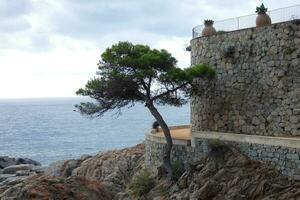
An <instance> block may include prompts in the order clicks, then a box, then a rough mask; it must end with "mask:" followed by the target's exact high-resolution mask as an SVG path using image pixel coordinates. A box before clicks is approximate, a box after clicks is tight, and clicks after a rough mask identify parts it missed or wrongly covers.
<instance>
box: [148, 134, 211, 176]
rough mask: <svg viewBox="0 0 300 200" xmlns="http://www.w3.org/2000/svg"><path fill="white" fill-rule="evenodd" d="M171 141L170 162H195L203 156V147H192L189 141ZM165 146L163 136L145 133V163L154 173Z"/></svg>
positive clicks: (160, 163)
mask: <svg viewBox="0 0 300 200" xmlns="http://www.w3.org/2000/svg"><path fill="white" fill-rule="evenodd" d="M173 143H174V145H173V148H172V153H171V160H172V162H176V161H180V162H182V163H186V162H195V161H197V160H199V159H200V158H201V156H203V152H204V151H205V149H200V148H194V147H192V146H191V145H190V142H186V141H180V140H176V139H173ZM165 147H166V142H165V138H156V137H155V136H154V137H151V136H150V137H149V135H147V137H146V141H145V148H146V153H145V164H146V166H148V169H149V170H151V171H152V172H153V173H156V172H157V171H156V170H157V167H159V166H161V165H162V158H163V154H164V152H165Z"/></svg>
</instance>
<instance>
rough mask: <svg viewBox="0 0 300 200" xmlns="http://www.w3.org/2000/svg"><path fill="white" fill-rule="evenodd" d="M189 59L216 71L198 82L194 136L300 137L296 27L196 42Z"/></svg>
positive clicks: (288, 24)
mask: <svg viewBox="0 0 300 200" xmlns="http://www.w3.org/2000/svg"><path fill="white" fill-rule="evenodd" d="M191 58H192V64H199V63H208V64H210V65H211V66H213V67H214V68H215V69H216V71H217V78H216V79H215V80H213V81H210V82H209V81H201V80H198V81H197V84H198V89H199V91H198V95H194V96H193V97H192V100H191V107H192V109H191V110H192V112H191V122H192V130H193V131H220V132H232V133H246V134H256V135H272V136H283V135H286V136H288V135H291V136H292V135H300V24H299V22H297V21H291V22H285V23H279V24H273V25H271V26H266V27H261V28H251V29H244V30H239V31H234V32H228V33H224V34H219V35H214V36H210V37H201V38H196V39H194V40H192V41H191Z"/></svg>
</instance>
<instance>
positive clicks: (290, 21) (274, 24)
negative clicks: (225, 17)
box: [191, 20, 294, 42]
mask: <svg viewBox="0 0 300 200" xmlns="http://www.w3.org/2000/svg"><path fill="white" fill-rule="evenodd" d="M293 21H294V20H289V21H284V22H277V23H272V24H270V25H266V26H261V27H255V26H254V27H249V28H243V29H238V30H233V31H226V32H224V33H216V34H214V35H210V36H199V37H195V38H193V39H191V42H192V41H193V40H199V39H206V38H210V37H212V38H213V37H216V36H219V35H226V34H231V33H235V32H243V31H249V30H251V31H252V32H254V31H256V30H261V29H265V28H268V27H273V26H277V25H282V24H289V23H293Z"/></svg>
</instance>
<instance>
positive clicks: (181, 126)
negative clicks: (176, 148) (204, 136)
mask: <svg viewBox="0 0 300 200" xmlns="http://www.w3.org/2000/svg"><path fill="white" fill-rule="evenodd" d="M187 128H191V125H178V126H170V127H169V129H170V130H178V129H187ZM158 131H159V132H161V131H162V129H161V128H160V127H159V128H158ZM151 133H156V130H155V129H152V130H151Z"/></svg>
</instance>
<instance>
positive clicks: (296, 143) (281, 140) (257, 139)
mask: <svg viewBox="0 0 300 200" xmlns="http://www.w3.org/2000/svg"><path fill="white" fill-rule="evenodd" d="M196 138H202V139H215V140H221V141H231V142H240V143H251V144H262V145H270V146H283V147H288V148H298V149H300V137H275V136H261V135H246V134H236V133H224V132H213V131H192V146H195V139H196Z"/></svg>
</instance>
